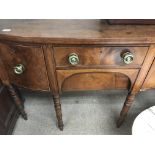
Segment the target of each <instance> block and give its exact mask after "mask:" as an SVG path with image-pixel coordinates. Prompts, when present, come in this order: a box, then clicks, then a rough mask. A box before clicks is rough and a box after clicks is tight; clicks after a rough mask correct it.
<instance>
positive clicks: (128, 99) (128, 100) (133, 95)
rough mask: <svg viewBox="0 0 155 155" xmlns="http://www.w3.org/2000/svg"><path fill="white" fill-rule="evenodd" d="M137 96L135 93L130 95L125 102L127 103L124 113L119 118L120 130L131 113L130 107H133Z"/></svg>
mask: <svg viewBox="0 0 155 155" xmlns="http://www.w3.org/2000/svg"><path fill="white" fill-rule="evenodd" d="M135 96H136V94H135V93H128V96H127V98H126V100H125V103H124V106H123V108H122V111H121V113H120V117H119V119H118V121H117V127H118V128H119V127H120V126H121V125H122V123H123V122H124V120H125V118H126V116H127V113H128V111H129V109H130V107H131V105H132V103H133V101H134V99H135Z"/></svg>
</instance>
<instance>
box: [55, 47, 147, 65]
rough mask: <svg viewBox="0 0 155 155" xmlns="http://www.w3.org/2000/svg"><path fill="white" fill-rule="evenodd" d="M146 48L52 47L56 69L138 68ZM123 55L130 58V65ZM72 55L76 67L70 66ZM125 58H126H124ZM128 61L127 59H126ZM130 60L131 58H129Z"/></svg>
mask: <svg viewBox="0 0 155 155" xmlns="http://www.w3.org/2000/svg"><path fill="white" fill-rule="evenodd" d="M147 50H148V47H128V46H125V47H124V46H123V47H119V46H118V47H117V46H115V47H113V46H112V47H85V46H81V47H54V57H55V62H56V67H69V66H78V67H80V66H87V67H92V66H94V67H95V66H96V67H97V66H103V65H104V66H113V67H115V66H118V67H119V66H122V67H127V66H130V67H140V65H141V64H142V63H143V60H144V58H145V55H146V53H147ZM124 53H128V54H129V55H130V56H132V58H133V60H132V62H130V63H125V61H124V57H125V56H124ZM72 54H73V55H74V56H75V57H76V58H78V62H77V63H76V65H74V64H71V62H70V60H69V57H70V56H72ZM126 58H127V56H126ZM127 59H128V58H127ZM129 59H131V58H129Z"/></svg>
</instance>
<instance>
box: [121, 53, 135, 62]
mask: <svg viewBox="0 0 155 155" xmlns="http://www.w3.org/2000/svg"><path fill="white" fill-rule="evenodd" d="M121 57H122V59H123V62H124V63H125V64H131V63H132V62H133V59H134V55H133V54H132V53H131V52H130V51H129V50H126V51H124V52H123V54H122V55H121Z"/></svg>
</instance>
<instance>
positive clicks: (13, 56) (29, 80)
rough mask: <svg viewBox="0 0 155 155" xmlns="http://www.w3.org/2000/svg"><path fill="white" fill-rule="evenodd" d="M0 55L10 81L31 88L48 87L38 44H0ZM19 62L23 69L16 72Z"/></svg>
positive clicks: (46, 88)
mask: <svg viewBox="0 0 155 155" xmlns="http://www.w3.org/2000/svg"><path fill="white" fill-rule="evenodd" d="M0 57H1V59H2V60H3V62H4V66H5V68H6V70H7V72H8V75H9V78H10V81H11V82H12V83H14V84H17V85H19V86H22V87H26V88H29V89H32V90H48V89H49V84H48V78H47V73H46V66H45V62H44V56H43V51H42V48H41V47H40V46H35V45H34V46H23V45H16V44H15V45H12V44H11V45H10V44H0ZM21 64H22V65H23V66H24V71H23V73H20V74H17V73H18V72H19V71H20V70H19V69H18V68H17V66H19V65H21ZM15 69H16V72H15Z"/></svg>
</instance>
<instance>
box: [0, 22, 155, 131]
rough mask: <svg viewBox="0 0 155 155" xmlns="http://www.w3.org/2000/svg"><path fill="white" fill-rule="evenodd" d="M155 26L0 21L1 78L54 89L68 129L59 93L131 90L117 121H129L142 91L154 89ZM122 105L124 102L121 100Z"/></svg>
mask: <svg viewBox="0 0 155 155" xmlns="http://www.w3.org/2000/svg"><path fill="white" fill-rule="evenodd" d="M154 57H155V26H154V25H109V24H108V23H107V22H106V20H0V79H1V81H2V82H3V84H4V85H6V86H7V87H8V89H9V90H10V91H11V92H12V95H13V96H14V98H15V101H16V104H17V106H18V108H19V111H20V112H21V115H22V116H23V117H24V119H27V115H26V112H25V110H24V107H23V106H22V105H21V101H20V99H19V96H18V95H17V94H16V93H15V91H14V87H13V85H16V86H19V87H24V88H27V89H30V90H34V91H50V92H51V94H52V96H53V100H54V107H55V111H56V117H57V120H58V127H59V128H60V130H63V119H62V110H63V109H62V110H61V103H60V95H61V93H63V92H67V91H84V90H104V89H127V90H128V95H127V97H126V100H125V102H124V105H123V108H122V110H121V113H120V116H119V118H118V121H117V126H118V127H119V126H120V125H121V124H122V123H123V121H124V120H125V118H126V116H127V113H128V111H129V109H130V107H131V105H132V103H133V101H134V98H135V96H136V94H137V93H138V92H140V91H141V90H147V89H151V88H155V61H154ZM120 104H121V103H120Z"/></svg>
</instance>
